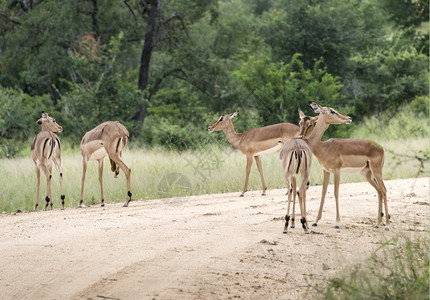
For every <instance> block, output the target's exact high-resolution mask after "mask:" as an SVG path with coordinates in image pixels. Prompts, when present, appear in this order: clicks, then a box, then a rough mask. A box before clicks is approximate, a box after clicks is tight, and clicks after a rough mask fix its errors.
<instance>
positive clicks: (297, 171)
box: [296, 153, 302, 174]
mask: <svg viewBox="0 0 430 300" xmlns="http://www.w3.org/2000/svg"><path fill="white" fill-rule="evenodd" d="M301 158H302V155H301V153H300V155H299V160H298V162H297V170H296V174H299V169H300V162H301V161H300V160H301Z"/></svg>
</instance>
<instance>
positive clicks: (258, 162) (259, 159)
mask: <svg viewBox="0 0 430 300" xmlns="http://www.w3.org/2000/svg"><path fill="white" fill-rule="evenodd" d="M254 158H255V163H256V164H257V169H258V172H259V173H260V177H261V182H262V183H263V193H262V194H261V195H262V196H266V190H267V186H266V183H265V182H264V176H263V168H262V166H261V158H260V156H254Z"/></svg>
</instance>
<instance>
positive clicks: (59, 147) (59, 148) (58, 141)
mask: <svg viewBox="0 0 430 300" xmlns="http://www.w3.org/2000/svg"><path fill="white" fill-rule="evenodd" d="M55 140H56V141H57V143H58V150H60V151H61V145H60V140H59V139H58V138H55Z"/></svg>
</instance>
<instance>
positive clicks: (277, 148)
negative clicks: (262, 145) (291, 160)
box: [254, 143, 282, 156]
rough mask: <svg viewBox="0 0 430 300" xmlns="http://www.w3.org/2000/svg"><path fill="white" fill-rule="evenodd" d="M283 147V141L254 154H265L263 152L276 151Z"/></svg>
mask: <svg viewBox="0 0 430 300" xmlns="http://www.w3.org/2000/svg"><path fill="white" fill-rule="evenodd" d="M281 148H282V143H278V144H277V145H276V146H275V147H272V148H269V149H267V150H263V151H260V152H257V153H254V156H259V155H263V154H269V153H274V152H276V151H278V150H279V149H281Z"/></svg>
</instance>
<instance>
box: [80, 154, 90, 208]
mask: <svg viewBox="0 0 430 300" xmlns="http://www.w3.org/2000/svg"><path fill="white" fill-rule="evenodd" d="M87 163H88V159H87V158H86V157H83V158H82V181H81V200H80V201H79V205H78V207H82V202H84V183H85V173H86V171H87Z"/></svg>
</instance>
